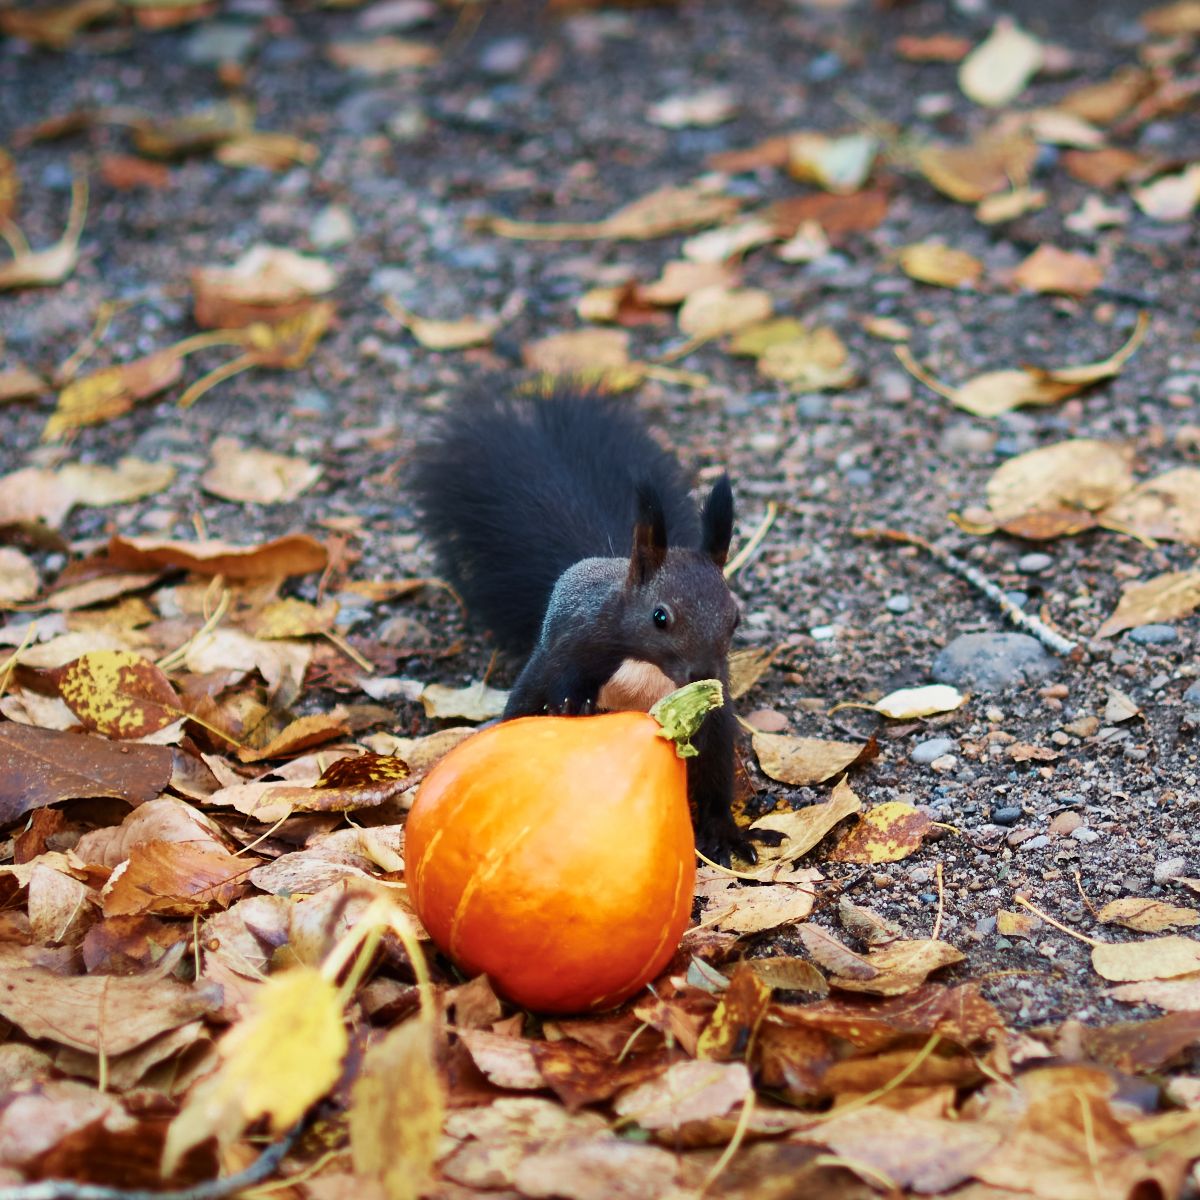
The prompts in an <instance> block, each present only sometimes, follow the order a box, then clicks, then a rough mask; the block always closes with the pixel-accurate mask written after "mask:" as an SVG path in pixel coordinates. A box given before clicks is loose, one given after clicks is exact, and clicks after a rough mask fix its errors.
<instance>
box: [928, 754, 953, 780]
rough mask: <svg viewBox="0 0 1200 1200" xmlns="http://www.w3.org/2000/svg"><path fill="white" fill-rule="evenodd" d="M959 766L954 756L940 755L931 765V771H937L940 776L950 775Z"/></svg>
mask: <svg viewBox="0 0 1200 1200" xmlns="http://www.w3.org/2000/svg"><path fill="white" fill-rule="evenodd" d="M957 766H958V758H957V756H955V755H953V754H939V755H938V757H937V758H935V759H934V760H933V762H931V763H930V764H929V769H930V770H931V771H936V772H937V773H938V774H939V775H949V774H950V772H951V771H953V770H954V769H955V768H956V767H957Z"/></svg>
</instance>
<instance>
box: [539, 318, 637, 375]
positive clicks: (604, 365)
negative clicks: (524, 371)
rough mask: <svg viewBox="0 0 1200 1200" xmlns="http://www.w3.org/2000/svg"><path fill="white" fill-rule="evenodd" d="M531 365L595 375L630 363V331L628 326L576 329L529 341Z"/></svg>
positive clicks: (562, 372)
mask: <svg viewBox="0 0 1200 1200" xmlns="http://www.w3.org/2000/svg"><path fill="white" fill-rule="evenodd" d="M521 358H522V360H523V361H524V363H525V365H526V366H527V367H531V368H532V369H533V370H535V371H545V372H546V373H547V374H549V375H583V376H586V377H594V376H596V375H603V374H604V373H605V372H608V371H611V370H620V369H622V368H625V367H628V366H629V361H630V360H629V334H628V333H627V332H626V331H625V330H624V329H574V330H571V331H569V332H567V333H555V334H551V335H550V336H549V337H544V338H540V339H539V340H538V341H536V342H529V343H527V344H526V345H525V346H524V347H523V349H522V351H521Z"/></svg>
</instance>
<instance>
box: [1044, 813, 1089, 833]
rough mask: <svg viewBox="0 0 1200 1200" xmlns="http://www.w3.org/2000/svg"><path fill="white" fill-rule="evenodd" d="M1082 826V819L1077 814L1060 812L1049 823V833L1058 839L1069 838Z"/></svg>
mask: <svg viewBox="0 0 1200 1200" xmlns="http://www.w3.org/2000/svg"><path fill="white" fill-rule="evenodd" d="M1082 825H1083V818H1082V817H1081V816H1080V815H1079V814H1078V813H1077V812H1061V813H1059V814H1058V816H1057V817H1055V818H1054V820H1053V821H1051V822H1050V832H1051V833H1053V834H1056V835H1057V836H1058V837H1069V836H1070V835H1071V834H1073V833H1074V832H1075V830H1077V829H1079V828H1080V827H1081V826H1082Z"/></svg>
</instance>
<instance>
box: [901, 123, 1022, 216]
mask: <svg viewBox="0 0 1200 1200" xmlns="http://www.w3.org/2000/svg"><path fill="white" fill-rule="evenodd" d="M1037 153H1038V147H1037V142H1035V141H1034V140H1033V138H1031V137H1030V136H1029V135H1028V134H1027V133H1019V134H1013V135H1008V136H1003V137H1001V136H997V135H995V134H990V135H985V136H984V137H982V138H980V139H979V141H977V142H973V143H969V144H967V145H964V146H951V145H930V146H924V147H922V148H921V149H920V150H919V151H918V152H917V157H916V165H917V169H918V170H919V171H920V172H921V174H922V175H924V176H925V178H926V179H928V180H929V182H930V183H931V184H933V186H934V187H935V188H937V190H938V191H939V192H941V193H942V194H943V195H946V196H949V197H950V199H951V200H957V201H958V202H959V203H960V204H978V203H979V201H980V200H982V199H983V198H984V197H985V196H990V195H992V194H994V193H996V192H1006V191H1008V190H1010V189H1011V188H1014V187H1024V186H1025V184H1026V183H1027V182H1028V180H1029V175H1030V172H1031V171H1032V170H1033V164H1034V160H1035V159H1036V158H1037Z"/></svg>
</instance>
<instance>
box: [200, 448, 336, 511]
mask: <svg viewBox="0 0 1200 1200" xmlns="http://www.w3.org/2000/svg"><path fill="white" fill-rule="evenodd" d="M212 459H213V462H212V466H211V467H209V468H208V470H207V471H205V473H204V474H203V475H202V476H201V477H200V486H201V487H202V488H203V489H204V490H205V491H206V492H211V493H212V494H213V495H214V496H220V497H221V498H222V499H223V500H232V501H235V502H236V503H240V504H285V503H288V502H289V501H292V500H295V499H296V498H297V497H298V496H300V495H301V494H302V493H304V492H306V491H307V490H308V489H309V488H310V487H312V485H313V484H314V483H316V482H317V480H318V479H320V478H321V468H320V467H319V466H317V465H316V464H315V463H310V462H308V461H307V460H305V459H303V458H289V457H287V455H285V454H273V453H272V452H270V451H269V450H258V449H254V448H251V449H244V448H243V447H242V445H241V443H240V442H238V440H237V439H236V438H217V440H216V441H215V442H213V444H212Z"/></svg>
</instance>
